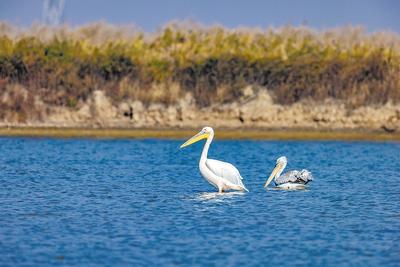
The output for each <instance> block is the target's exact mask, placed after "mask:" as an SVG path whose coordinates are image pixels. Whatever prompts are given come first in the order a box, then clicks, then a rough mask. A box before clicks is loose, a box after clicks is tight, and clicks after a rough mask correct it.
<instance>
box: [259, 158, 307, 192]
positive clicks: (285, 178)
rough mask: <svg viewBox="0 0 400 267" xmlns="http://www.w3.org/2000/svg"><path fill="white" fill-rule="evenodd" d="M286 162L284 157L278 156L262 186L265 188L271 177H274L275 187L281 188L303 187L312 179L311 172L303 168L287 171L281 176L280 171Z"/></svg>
mask: <svg viewBox="0 0 400 267" xmlns="http://www.w3.org/2000/svg"><path fill="white" fill-rule="evenodd" d="M286 164H287V158H286V157H280V158H278V159H277V161H276V165H275V168H274V169H273V170H272V173H271V175H270V176H269V178H268V180H267V182H266V183H265V185H264V188H267V186H268V185H269V183H270V182H271V181H272V179H273V178H275V179H274V182H275V185H276V187H278V188H283V189H301V188H305V185H306V184H307V183H308V182H310V181H312V180H313V177H312V175H311V172H309V171H307V170H304V169H303V170H301V171H296V170H294V171H288V172H286V173H284V174H283V175H282V176H281V173H282V172H283V170H284V169H285V167H286Z"/></svg>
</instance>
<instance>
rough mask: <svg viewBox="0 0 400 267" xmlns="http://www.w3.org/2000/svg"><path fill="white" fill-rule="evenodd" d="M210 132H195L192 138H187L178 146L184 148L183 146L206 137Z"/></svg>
mask: <svg viewBox="0 0 400 267" xmlns="http://www.w3.org/2000/svg"><path fill="white" fill-rule="evenodd" d="M209 135H210V134H209V133H204V132H202V131H201V132H199V133H198V134H196V135H195V136H193V137H192V138H190V139H189V140H187V141H186V142H185V143H184V144H183V145H181V146H180V148H184V147H185V146H189V145H191V144H193V143H196V142H198V141H200V140H202V139H205V138H208V136H209Z"/></svg>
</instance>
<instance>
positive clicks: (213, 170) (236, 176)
mask: <svg viewBox="0 0 400 267" xmlns="http://www.w3.org/2000/svg"><path fill="white" fill-rule="evenodd" d="M213 138H214V130H213V129H212V128H211V127H204V128H203V129H202V130H201V131H200V132H199V133H198V134H196V135H195V136H193V137H192V138H190V139H189V140H187V141H186V142H185V143H184V144H183V145H181V147H180V148H183V147H186V146H189V145H191V144H193V143H196V142H197V141H200V140H202V139H207V141H206V143H205V145H204V148H203V152H202V153H201V157H200V162H199V168H200V173H201V175H202V176H203V177H204V179H206V180H207V182H209V183H210V184H212V185H213V186H215V187H216V188H217V189H218V192H219V193H221V192H224V191H227V190H240V191H247V192H248V191H249V190H247V188H246V187H245V186H244V185H243V182H242V179H243V178H242V176H240V173H239V171H238V169H236V168H235V166H233V165H232V164H230V163H226V162H223V161H219V160H215V159H208V158H207V154H208V149H209V148H210V144H211V142H212V140H213Z"/></svg>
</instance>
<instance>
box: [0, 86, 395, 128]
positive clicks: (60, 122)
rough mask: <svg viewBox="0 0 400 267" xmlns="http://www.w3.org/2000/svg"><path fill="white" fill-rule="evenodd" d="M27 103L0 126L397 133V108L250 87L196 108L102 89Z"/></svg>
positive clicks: (190, 102)
mask: <svg viewBox="0 0 400 267" xmlns="http://www.w3.org/2000/svg"><path fill="white" fill-rule="evenodd" d="M20 90H21V89H20ZM20 95H22V96H23V94H20ZM4 97H7V94H5V95H3V98H4ZM3 101H6V99H3ZM27 101H31V103H30V105H32V106H31V107H30V108H31V109H32V110H35V114H36V115H32V116H30V114H28V116H26V117H25V118H24V121H21V120H20V118H19V117H18V116H17V114H8V115H7V116H5V118H4V119H3V120H2V121H1V122H0V127H26V126H28V127H78V128H81V127H82V128H149V129H151V128H171V129H177V128H200V127H203V126H205V125H210V126H213V127H220V128H226V129H240V128H264V129H272V130H273V129H275V130H276V129H290V130H295V129H302V130H314V131H315V130H317V131H318V130H325V131H326V130H337V131H340V130H345V131H348V130H368V131H382V132H397V133H398V132H399V131H400V105H399V104H385V105H379V106H367V107H365V106H363V107H359V108H349V107H346V105H344V104H341V103H338V102H337V101H333V100H327V101H324V102H323V103H313V101H301V102H297V103H295V104H292V105H279V104H276V103H274V102H273V100H272V97H271V96H270V94H269V93H268V91H267V90H259V91H257V92H255V91H254V90H253V88H252V87H250V86H249V87H247V88H244V90H243V96H242V97H241V98H240V99H238V100H237V101H236V102H233V103H229V104H223V105H215V106H210V107H205V108H198V107H197V105H196V104H195V102H196V101H195V99H194V98H193V97H192V96H191V95H190V94H186V95H185V96H184V97H183V98H181V99H180V100H179V101H177V103H176V104H174V105H170V106H166V105H163V104H159V103H154V104H150V105H147V106H145V105H144V104H142V103H141V102H139V101H123V102H120V103H115V102H113V101H112V100H111V99H110V98H109V97H107V96H106V95H105V93H104V92H103V91H94V92H93V93H92V95H91V96H90V97H89V98H88V100H87V101H85V102H80V103H78V104H77V106H76V107H74V108H71V107H62V106H49V105H46V104H44V103H43V102H41V101H40V100H39V99H36V98H34V99H30V100H26V99H25V100H24V101H22V102H23V103H26V102H27ZM21 108H22V107H21Z"/></svg>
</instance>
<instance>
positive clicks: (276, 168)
mask: <svg viewBox="0 0 400 267" xmlns="http://www.w3.org/2000/svg"><path fill="white" fill-rule="evenodd" d="M278 170H279V164H276V165H275V168H274V169H273V170H272V172H271V175H270V176H269V178H268V180H267V181H266V182H265V185H264V188H267V186H268V185H269V184H270V183H271V181H272V179H274V177H275V175H276V173H277V172H278Z"/></svg>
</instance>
